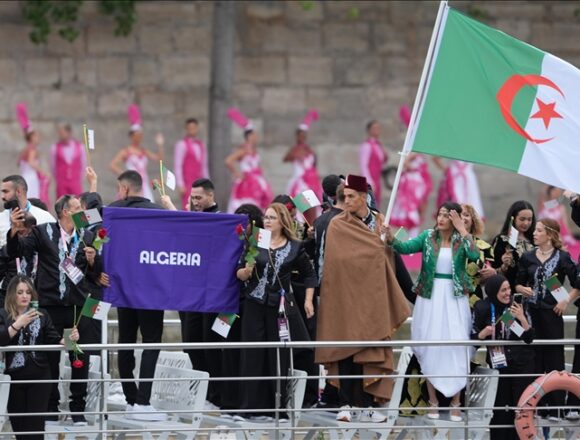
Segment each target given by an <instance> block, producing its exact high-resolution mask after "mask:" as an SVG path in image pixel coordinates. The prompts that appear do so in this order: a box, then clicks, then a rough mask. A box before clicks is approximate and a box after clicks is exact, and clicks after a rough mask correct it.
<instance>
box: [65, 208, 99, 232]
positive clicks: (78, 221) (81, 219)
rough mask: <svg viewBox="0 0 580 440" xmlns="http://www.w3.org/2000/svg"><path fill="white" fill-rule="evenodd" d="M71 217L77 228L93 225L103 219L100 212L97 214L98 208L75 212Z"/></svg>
mask: <svg viewBox="0 0 580 440" xmlns="http://www.w3.org/2000/svg"><path fill="white" fill-rule="evenodd" d="M71 218H72V221H73V223H74V225H75V228H76V229H77V230H78V229H83V228H86V227H87V226H91V225H94V224H95V223H102V221H103V219H102V218H101V214H99V210H98V209H96V208H93V209H87V210H86V211H81V212H77V213H76V214H73V215H72V217H71Z"/></svg>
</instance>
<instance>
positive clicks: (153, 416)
mask: <svg viewBox="0 0 580 440" xmlns="http://www.w3.org/2000/svg"><path fill="white" fill-rule="evenodd" d="M131 418H132V419H134V420H143V421H149V422H164V421H165V420H167V414H166V413H163V412H157V410H156V409H155V408H153V406H151V405H138V404H135V405H134V407H133V413H132V414H131Z"/></svg>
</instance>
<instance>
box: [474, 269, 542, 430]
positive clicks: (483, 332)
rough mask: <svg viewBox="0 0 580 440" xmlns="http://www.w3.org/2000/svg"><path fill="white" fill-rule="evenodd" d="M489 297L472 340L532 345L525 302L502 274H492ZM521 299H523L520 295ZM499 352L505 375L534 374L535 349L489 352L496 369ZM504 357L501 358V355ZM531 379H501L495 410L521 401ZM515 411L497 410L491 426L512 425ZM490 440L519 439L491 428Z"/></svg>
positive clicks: (479, 308)
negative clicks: (513, 292)
mask: <svg viewBox="0 0 580 440" xmlns="http://www.w3.org/2000/svg"><path fill="white" fill-rule="evenodd" d="M485 293H486V295H487V298H485V299H484V300H482V301H479V302H478V303H477V304H475V307H474V308H473V330H472V333H471V339H475V340H486V339H497V340H503V341H520V340H521V341H524V342H525V343H526V344H531V343H532V341H533V340H534V335H535V331H534V329H533V328H532V326H531V322H532V321H531V319H530V316H529V313H528V307H527V305H526V303H522V302H521V301H519V300H517V299H514V297H513V296H512V294H511V287H510V283H509V281H508V280H507V278H506V277H504V276H503V275H498V274H496V275H492V276H491V277H490V278H489V279H488V280H487V281H486V283H485ZM520 299H521V296H520ZM495 353H500V354H503V355H504V356H505V359H503V360H505V366H503V367H502V368H498V369H499V372H500V374H501V375H504V374H532V373H534V349H533V348H532V347H528V346H526V345H514V346H509V345H508V346H504V347H501V348H500V347H493V348H491V347H490V349H489V350H488V353H487V357H486V361H487V363H488V365H491V366H493V365H494V364H495V363H496V362H494V359H492V355H493V356H497V354H495ZM500 356H501V355H500ZM532 379H533V378H532V377H502V376H500V379H499V384H498V387H497V395H496V398H495V404H494V406H495V407H500V408H501V407H506V406H510V407H513V406H517V404H518V400H519V398H520V396H521V395H522V393H523V391H524V390H525V389H526V387H527V386H528V385H529V384H530V383H531V382H532ZM513 421H514V412H513V411H506V410H503V409H498V410H496V411H494V413H493V418H492V420H491V424H492V425H511V424H513ZM489 435H490V439H491V440H510V439H517V438H518V436H517V433H516V431H515V429H514V428H513V427H512V428H492V429H491V430H490V434H489Z"/></svg>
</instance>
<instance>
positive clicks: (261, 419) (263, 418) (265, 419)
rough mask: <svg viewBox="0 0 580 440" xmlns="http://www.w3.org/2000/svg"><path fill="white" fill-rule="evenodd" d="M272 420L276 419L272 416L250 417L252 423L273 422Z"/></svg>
mask: <svg viewBox="0 0 580 440" xmlns="http://www.w3.org/2000/svg"><path fill="white" fill-rule="evenodd" d="M272 420H274V419H273V418H272V417H270V416H251V417H250V421H252V422H271V421H272Z"/></svg>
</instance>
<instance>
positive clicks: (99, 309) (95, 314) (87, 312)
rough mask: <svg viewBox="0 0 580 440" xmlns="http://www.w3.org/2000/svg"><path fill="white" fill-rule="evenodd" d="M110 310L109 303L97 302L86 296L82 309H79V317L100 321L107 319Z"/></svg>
mask: <svg viewBox="0 0 580 440" xmlns="http://www.w3.org/2000/svg"><path fill="white" fill-rule="evenodd" d="M110 308H111V304H110V303H107V302H104V301H99V300H98V299H94V298H91V297H90V296H88V297H87V299H86V300H85V304H84V305H83V308H82V309H81V315H82V316H88V317H89V318H93V319H98V320H100V321H102V320H104V319H107V315H108V314H109V309H110Z"/></svg>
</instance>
